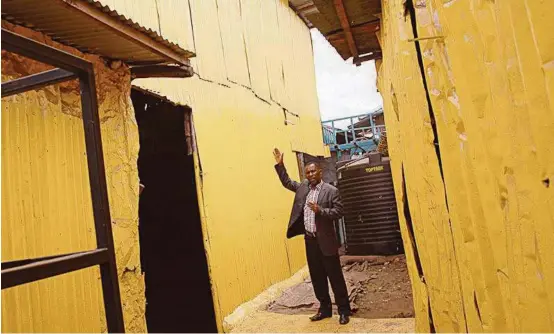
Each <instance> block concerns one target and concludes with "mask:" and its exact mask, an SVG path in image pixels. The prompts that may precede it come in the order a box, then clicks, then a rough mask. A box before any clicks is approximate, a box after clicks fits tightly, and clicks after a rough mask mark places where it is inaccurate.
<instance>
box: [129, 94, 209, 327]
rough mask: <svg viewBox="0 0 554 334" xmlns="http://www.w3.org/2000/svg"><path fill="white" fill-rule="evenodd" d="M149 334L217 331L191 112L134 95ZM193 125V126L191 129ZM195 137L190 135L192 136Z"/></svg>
mask: <svg viewBox="0 0 554 334" xmlns="http://www.w3.org/2000/svg"><path fill="white" fill-rule="evenodd" d="M131 99H132V102H133V107H134V109H135V115H136V119H137V123H138V128H139V136H140V151H139V158H138V171H139V178H140V182H141V184H142V185H143V186H144V190H143V191H142V193H141V195H140V199H139V242H140V253H141V268H142V271H143V274H144V281H145V286H146V292H145V294H146V324H147V328H148V331H149V332H156V333H175V332H181V333H182V332H189V333H190V332H197V333H204V332H211V333H213V332H217V325H216V320H215V311H214V303H213V297H212V291H211V285H210V277H209V270H208V263H207V258H206V253H205V249H204V242H203V236H202V227H201V222H200V212H199V208H198V197H197V192H196V181H195V174H194V161H193V155H192V145H191V141H190V137H189V136H187V131H186V129H187V128H188V129H190V119H191V118H190V113H191V109H190V108H188V107H183V106H176V105H173V104H172V103H170V102H168V101H165V100H163V99H162V98H160V97H158V96H155V95H152V94H148V93H147V92H144V91H141V90H138V89H132V91H131ZM187 122H188V126H187ZM188 133H189V134H190V131H189V132H188Z"/></svg>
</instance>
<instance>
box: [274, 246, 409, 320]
mask: <svg viewBox="0 0 554 334" xmlns="http://www.w3.org/2000/svg"><path fill="white" fill-rule="evenodd" d="M341 263H342V264H343V271H344V275H345V279H346V283H347V288H348V293H349V297H350V302H351V306H352V308H353V311H354V314H353V317H355V318H365V319H387V318H388V319H390V318H411V317H413V316H414V310H413V301H412V291H411V285H410V280H409V277H408V270H407V267H406V258H405V256H404V255H397V256H342V257H341ZM330 291H331V290H330ZM331 297H333V296H332V293H331ZM318 306H319V305H318V302H317V300H316V299H315V296H314V294H313V289H312V285H311V282H310V281H309V279H308V280H306V281H304V282H302V283H300V284H297V285H295V286H293V287H291V288H289V289H287V290H286V291H284V292H283V294H282V295H281V296H280V297H279V298H277V299H276V300H274V301H272V302H271V303H269V305H268V306H267V308H266V310H267V311H269V312H273V313H281V314H310V313H314V312H315V310H317V308H318Z"/></svg>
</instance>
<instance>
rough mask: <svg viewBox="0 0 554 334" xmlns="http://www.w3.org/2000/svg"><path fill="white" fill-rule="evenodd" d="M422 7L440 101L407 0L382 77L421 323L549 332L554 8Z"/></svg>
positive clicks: (386, 26)
mask: <svg viewBox="0 0 554 334" xmlns="http://www.w3.org/2000/svg"><path fill="white" fill-rule="evenodd" d="M414 3H415V6H416V8H415V13H416V15H415V21H416V29H417V34H418V37H419V38H425V37H434V38H432V39H426V40H421V41H420V42H419V43H420V45H421V54H422V58H423V68H424V73H425V80H426V83H427V92H428V93H429V101H430V105H429V104H428V101H427V98H426V94H425V93H426V90H425V87H424V82H423V78H422V75H421V70H420V66H419V64H418V59H417V53H416V47H415V43H414V42H413V41H411V39H413V38H414V32H413V28H412V24H411V18H410V16H409V15H408V16H407V17H405V15H404V14H405V9H404V7H403V1H400V0H397V1H383V2H382V4H383V21H382V29H381V33H380V35H379V38H380V41H381V44H382V47H383V52H384V54H383V61H382V63H380V62H379V64H378V65H380V66H379V78H378V84H379V87H380V91H381V93H382V95H383V99H384V104H385V117H386V122H387V130H388V132H389V135H388V140H389V146H390V147H389V151H390V154H391V157H392V158H391V160H392V166H393V171H394V181H395V190H396V193H397V200H398V204H399V205H398V207H399V211H400V216H401V228H402V234H403V237H404V242H405V245H406V253H407V258H408V264H409V269H410V276H411V280H412V285H413V288H414V297H415V301H414V302H415V306H416V319H417V330H419V331H428V330H430V329H431V326H433V327H434V329H435V330H437V331H446V332H456V331H471V332H481V331H487V332H491V331H493V332H505V331H507V332H520V331H523V332H536V331H539V332H551V331H553V330H554V293H553V292H552V288H551V287H552V284H553V280H554V257H552V247H554V186H553V185H552V180H553V179H554V164H553V163H554V161H553V159H554V152H553V148H552V144H553V143H554V112H553V111H554V108H553V106H554V104H553V103H554V100H553V98H552V96H553V94H554V81H553V78H554V39H552V37H551V33H552V31H554V20H552V15H551V14H552V13H554V3H553V2H551V1H534V0H524V1H521V0H508V1H481V0H469V1H438V0H427V1H414ZM431 115H433V118H434V120H435V124H436V133H437V139H438V142H439V153H440V157H439V156H438V155H437V153H436V152H435V145H434V144H433V141H434V139H435V136H434V133H433V126H432V118H431ZM441 168H442V175H441Z"/></svg>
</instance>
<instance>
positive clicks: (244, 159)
mask: <svg viewBox="0 0 554 334" xmlns="http://www.w3.org/2000/svg"><path fill="white" fill-rule="evenodd" d="M145 2H146V1H145ZM161 3H162V2H160V1H158V7H157V8H158V11H159V15H160V17H161V18H163V17H168V16H170V15H173V17H175V18H176V19H174V20H171V21H170V20H167V21H164V20H163V19H162V21H161V32H162V34H163V35H164V36H167V37H169V36H179V38H186V35H187V34H189V33H190V32H192V34H191V36H190V37H189V38H193V40H192V42H191V41H182V43H187V45H193V46H194V49H193V50H194V51H195V52H196V54H197V57H196V58H195V59H193V65H194V68H195V71H196V73H197V75H195V77H194V78H190V79H141V80H136V81H135V82H134V84H138V85H139V86H142V87H143V88H147V89H150V90H153V91H157V92H159V93H161V94H162V95H164V96H167V97H168V98H170V99H171V100H172V101H175V102H178V103H181V104H186V105H189V106H190V107H191V108H192V111H193V117H194V124H195V128H196V136H197V140H198V152H199V162H200V164H201V168H202V176H201V177H199V181H200V183H199V187H200V192H201V197H202V200H203V205H202V208H201V210H202V213H203V214H202V219H203V224H204V231H205V244H206V248H207V253H208V260H209V264H210V269H211V275H212V283H213V288H214V296H215V301H216V308H217V310H216V312H217V314H218V317H219V323H220V324H221V322H222V318H223V317H225V316H226V315H228V314H230V313H231V312H232V311H233V310H234V309H235V308H236V307H237V306H238V305H240V304H241V303H243V302H245V301H247V300H249V299H251V298H252V297H254V296H255V295H256V294H258V293H260V292H261V291H263V290H264V289H265V288H267V287H269V286H270V285H272V284H273V283H276V282H278V281H280V280H282V279H284V278H286V277H288V276H290V275H291V274H292V273H294V272H295V271H296V270H297V269H299V268H300V267H301V266H302V265H304V264H305V255H304V251H303V240H301V239H300V238H297V239H295V240H293V241H287V240H286V237H285V230H286V224H287V219H288V214H289V212H290V207H291V204H292V193H290V192H287V191H286V190H284V189H283V188H282V186H281V185H280V183H279V181H278V179H277V177H276V175H275V171H274V169H273V165H274V160H273V157H272V154H271V150H272V149H273V147H275V146H277V147H280V148H281V149H282V150H283V151H284V152H285V161H286V164H287V166H288V168H289V171H290V174H291V176H293V177H296V178H298V167H297V164H296V158H295V155H294V153H293V150H297V151H303V152H307V153H310V154H312V155H323V154H325V152H324V150H323V144H322V134H321V125H320V116H319V108H318V100H317V94H316V86H315V70H314V64H313V54H312V47H311V37H310V33H309V30H308V28H307V27H306V26H305V24H304V23H303V22H302V21H301V20H300V19H299V18H298V17H297V16H296V14H295V13H294V12H293V11H292V10H290V8H289V7H288V5H287V4H286V3H284V2H282V1H278V0H268V1H247V0H241V1H239V0H233V1H229V0H217V1H216V0H207V1H206V0H202V1H201V0H190V1H179V2H173V3H172V5H171V6H166V5H163V6H162V5H161ZM145 6H146V7H148V5H145ZM189 9H190V12H189ZM119 10H121V11H124V8H119ZM167 11H171V13H169V12H167ZM177 15H179V16H177ZM177 17H182V18H189V17H190V19H177ZM175 38H177V37H175ZM284 109H286V110H284ZM294 114H296V115H298V116H299V117H296V116H295V115H294ZM285 117H286V119H287V120H288V121H290V123H291V124H289V125H285Z"/></svg>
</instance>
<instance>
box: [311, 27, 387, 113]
mask: <svg viewBox="0 0 554 334" xmlns="http://www.w3.org/2000/svg"><path fill="white" fill-rule="evenodd" d="M311 34H312V40H313V46H314V59H315V72H316V83H317V94H318V97H319V109H320V112H321V119H322V120H328V119H333V118H339V117H346V116H354V115H359V114H364V113H367V112H370V111H373V110H375V109H377V108H379V107H381V106H382V105H383V100H382V99H381V95H380V94H379V92H377V87H376V78H377V74H376V71H375V63H374V62H373V61H368V62H365V63H362V65H361V66H359V67H357V66H355V65H353V64H352V60H349V61H344V60H343V59H342V58H341V56H340V55H339V54H338V53H337V51H336V50H335V49H334V48H333V47H332V46H331V45H330V44H329V42H327V40H326V39H325V37H323V35H321V33H320V32H319V31H318V30H316V29H312V30H311Z"/></svg>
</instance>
